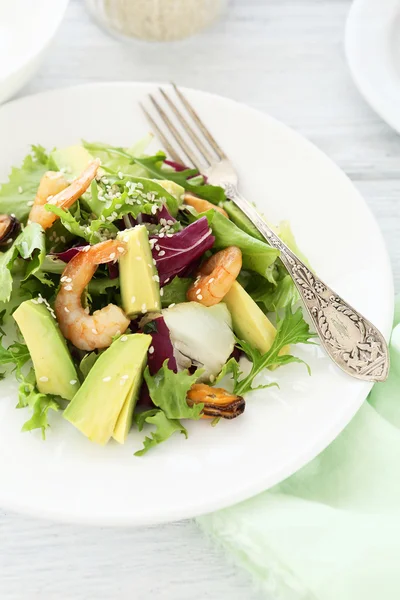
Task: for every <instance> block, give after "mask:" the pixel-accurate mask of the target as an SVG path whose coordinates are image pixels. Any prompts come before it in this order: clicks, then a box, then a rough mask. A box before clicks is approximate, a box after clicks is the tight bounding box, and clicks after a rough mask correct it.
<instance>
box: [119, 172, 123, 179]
mask: <svg viewBox="0 0 400 600" xmlns="http://www.w3.org/2000/svg"><path fill="white" fill-rule="evenodd" d="M118 177H119V178H120V179H123V178H124V175H123V173H122V171H118Z"/></svg>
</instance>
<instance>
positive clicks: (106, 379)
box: [103, 377, 111, 383]
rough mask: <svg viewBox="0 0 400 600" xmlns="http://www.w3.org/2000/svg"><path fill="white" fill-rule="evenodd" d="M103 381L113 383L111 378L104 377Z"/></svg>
mask: <svg viewBox="0 0 400 600" xmlns="http://www.w3.org/2000/svg"><path fill="white" fill-rule="evenodd" d="M103 381H104V382H106V383H107V381H111V377H103Z"/></svg>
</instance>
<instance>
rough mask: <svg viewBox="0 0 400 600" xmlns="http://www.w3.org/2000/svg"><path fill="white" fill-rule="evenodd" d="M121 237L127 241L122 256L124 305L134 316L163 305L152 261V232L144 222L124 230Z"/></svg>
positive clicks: (121, 273)
mask: <svg viewBox="0 0 400 600" xmlns="http://www.w3.org/2000/svg"><path fill="white" fill-rule="evenodd" d="M117 237H118V239H119V240H121V241H122V242H125V243H126V244H127V248H128V249H127V252H125V254H123V255H122V256H121V257H120V259H119V279H120V288H121V297H122V307H123V309H124V311H125V312H126V314H127V315H128V316H129V317H131V318H133V317H136V316H137V315H139V314H144V313H147V312H156V311H159V310H160V308H161V298H160V286H159V283H158V281H159V278H158V275H157V270H156V268H155V266H154V264H153V257H152V254H151V249H150V244H149V235H148V233H147V229H146V227H145V226H144V225H137V226H136V227H133V228H132V229H125V230H124V231H121V232H120V233H119V234H118V236H117Z"/></svg>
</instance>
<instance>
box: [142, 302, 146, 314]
mask: <svg viewBox="0 0 400 600" xmlns="http://www.w3.org/2000/svg"><path fill="white" fill-rule="evenodd" d="M142 313H143V314H145V313H147V306H146V304H142Z"/></svg>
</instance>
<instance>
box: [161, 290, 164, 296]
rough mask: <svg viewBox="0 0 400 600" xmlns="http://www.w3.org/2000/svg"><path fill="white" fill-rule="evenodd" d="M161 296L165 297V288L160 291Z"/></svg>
mask: <svg viewBox="0 0 400 600" xmlns="http://www.w3.org/2000/svg"><path fill="white" fill-rule="evenodd" d="M160 296H164V288H161V290H160Z"/></svg>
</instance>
